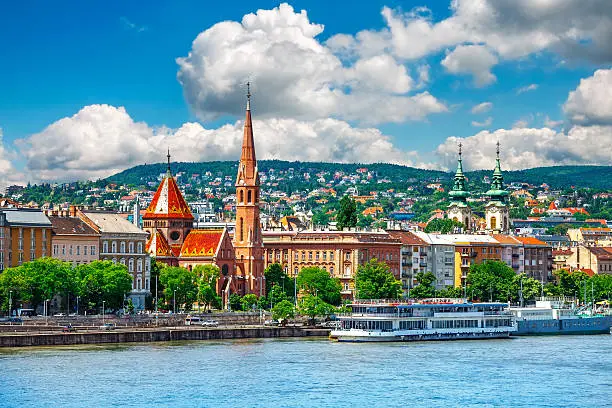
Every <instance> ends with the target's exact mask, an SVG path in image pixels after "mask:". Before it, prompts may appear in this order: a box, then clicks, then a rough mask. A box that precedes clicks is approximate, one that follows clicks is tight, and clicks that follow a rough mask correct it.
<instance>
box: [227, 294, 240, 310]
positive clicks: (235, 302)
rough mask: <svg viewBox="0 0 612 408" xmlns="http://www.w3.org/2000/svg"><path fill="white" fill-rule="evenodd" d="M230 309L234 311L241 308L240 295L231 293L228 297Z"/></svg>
mask: <svg viewBox="0 0 612 408" xmlns="http://www.w3.org/2000/svg"><path fill="white" fill-rule="evenodd" d="M229 304H230V309H231V310H232V311H234V312H236V311H238V310H242V296H240V295H239V294H237V293H232V294H231V295H230V297H229Z"/></svg>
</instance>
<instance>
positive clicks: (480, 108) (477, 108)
mask: <svg viewBox="0 0 612 408" xmlns="http://www.w3.org/2000/svg"><path fill="white" fill-rule="evenodd" d="M491 108H493V102H482V103H479V104H478V105H474V107H472V110H471V111H470V112H472V113H473V114H479V113H486V112H488V111H490V110H491Z"/></svg>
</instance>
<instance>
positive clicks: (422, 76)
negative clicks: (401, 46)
mask: <svg viewBox="0 0 612 408" xmlns="http://www.w3.org/2000/svg"><path fill="white" fill-rule="evenodd" d="M429 68H430V67H429V65H427V64H423V65H420V66H419V67H417V74H418V82H417V85H416V88H417V89H419V88H424V87H426V86H427V84H429V80H430V78H429Z"/></svg>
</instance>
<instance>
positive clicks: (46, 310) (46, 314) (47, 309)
mask: <svg viewBox="0 0 612 408" xmlns="http://www.w3.org/2000/svg"><path fill="white" fill-rule="evenodd" d="M49 300H50V299H45V326H47V325H48V324H47V322H48V319H47V318H48V316H49V308H48V306H47V302H48V301H49Z"/></svg>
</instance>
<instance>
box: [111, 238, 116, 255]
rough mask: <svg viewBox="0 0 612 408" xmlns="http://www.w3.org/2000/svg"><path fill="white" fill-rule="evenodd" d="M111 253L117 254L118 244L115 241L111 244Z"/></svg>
mask: <svg viewBox="0 0 612 408" xmlns="http://www.w3.org/2000/svg"><path fill="white" fill-rule="evenodd" d="M111 252H112V253H116V252H117V242H115V241H113V242H111Z"/></svg>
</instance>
